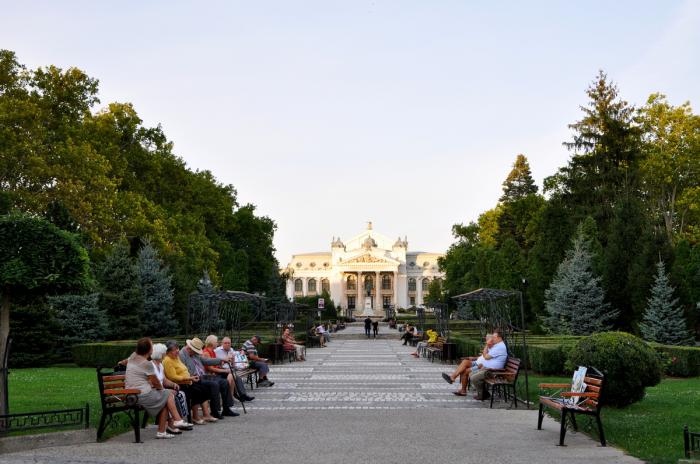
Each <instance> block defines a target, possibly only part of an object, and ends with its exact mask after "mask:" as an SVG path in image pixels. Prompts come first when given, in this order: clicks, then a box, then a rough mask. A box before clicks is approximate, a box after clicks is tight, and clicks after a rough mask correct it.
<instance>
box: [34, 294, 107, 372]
mask: <svg viewBox="0 0 700 464" xmlns="http://www.w3.org/2000/svg"><path fill="white" fill-rule="evenodd" d="M48 301H49V305H50V306H51V308H52V309H53V310H54V311H55V312H56V321H57V322H58V325H59V333H58V339H59V340H60V346H59V348H58V349H57V351H58V352H59V354H61V355H62V356H63V357H64V358H65V359H70V347H71V346H72V345H75V344H77V343H85V342H94V341H100V340H104V338H105V337H106V336H107V334H108V332H109V320H108V318H107V315H106V314H105V313H104V311H103V310H101V309H100V307H99V294H97V293H91V294H88V295H58V296H52V297H50V298H49V299H48Z"/></svg>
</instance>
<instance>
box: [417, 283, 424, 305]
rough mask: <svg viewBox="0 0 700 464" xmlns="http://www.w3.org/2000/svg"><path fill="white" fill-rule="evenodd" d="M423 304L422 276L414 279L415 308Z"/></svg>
mask: <svg viewBox="0 0 700 464" xmlns="http://www.w3.org/2000/svg"><path fill="white" fill-rule="evenodd" d="M422 304H423V276H420V277H416V306H418V305H422Z"/></svg>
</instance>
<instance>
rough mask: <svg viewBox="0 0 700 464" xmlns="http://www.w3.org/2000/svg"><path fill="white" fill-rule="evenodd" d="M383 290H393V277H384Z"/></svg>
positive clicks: (385, 275)
mask: <svg viewBox="0 0 700 464" xmlns="http://www.w3.org/2000/svg"><path fill="white" fill-rule="evenodd" d="M382 290H391V277H389V275H387V274H384V275H383V276H382Z"/></svg>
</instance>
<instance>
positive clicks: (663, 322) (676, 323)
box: [639, 261, 693, 345]
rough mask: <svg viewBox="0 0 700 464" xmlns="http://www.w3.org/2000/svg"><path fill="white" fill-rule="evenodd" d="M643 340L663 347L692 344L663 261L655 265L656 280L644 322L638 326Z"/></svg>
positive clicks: (681, 309)
mask: <svg viewBox="0 0 700 464" xmlns="http://www.w3.org/2000/svg"><path fill="white" fill-rule="evenodd" d="M639 328H640V330H641V332H642V336H643V337H644V339H645V340H648V341H652V342H658V343H663V344H665V345H689V344H691V343H692V342H693V339H692V337H691V336H690V334H689V333H688V326H687V324H686V320H685V318H684V317H683V308H681V307H680V306H679V305H678V298H674V297H673V287H672V286H671V284H670V282H669V280H668V275H667V274H666V269H665V268H664V263H663V261H659V262H658V263H657V264H656V279H655V280H654V286H653V287H652V288H651V296H650V297H649V300H648V304H647V308H646V311H645V312H644V321H643V322H642V323H641V324H640V326H639Z"/></svg>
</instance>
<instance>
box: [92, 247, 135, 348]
mask: <svg viewBox="0 0 700 464" xmlns="http://www.w3.org/2000/svg"><path fill="white" fill-rule="evenodd" d="M97 279H98V281H99V283H100V308H101V309H102V310H103V311H104V312H105V313H106V314H107V317H108V318H109V336H110V338H112V339H126V338H139V337H141V336H143V325H142V316H143V296H142V294H141V287H140V285H139V279H138V275H137V272H136V267H135V266H134V264H133V263H132V262H131V258H130V257H129V247H128V245H127V244H126V243H124V242H121V243H119V244H117V245H116V246H114V248H113V249H112V253H111V254H109V255H108V256H107V259H106V260H105V261H104V262H103V263H102V265H101V266H99V268H98V269H97Z"/></svg>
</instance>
